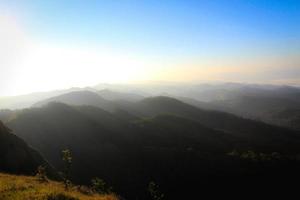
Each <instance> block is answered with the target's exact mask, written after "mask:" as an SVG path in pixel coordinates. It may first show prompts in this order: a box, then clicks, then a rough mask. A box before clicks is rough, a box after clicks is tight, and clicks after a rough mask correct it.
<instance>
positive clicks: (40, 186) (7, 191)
mask: <svg viewBox="0 0 300 200" xmlns="http://www.w3.org/2000/svg"><path fill="white" fill-rule="evenodd" d="M0 200H118V198H117V196H116V195H113V194H112V195H98V194H83V193H82V192H79V190H78V189H76V187H73V188H71V189H69V190H68V191H65V190H64V186H63V184H62V183H59V182H54V181H49V182H45V183H41V182H40V181H38V179H37V178H36V177H28V176H14V175H8V174H1V173H0Z"/></svg>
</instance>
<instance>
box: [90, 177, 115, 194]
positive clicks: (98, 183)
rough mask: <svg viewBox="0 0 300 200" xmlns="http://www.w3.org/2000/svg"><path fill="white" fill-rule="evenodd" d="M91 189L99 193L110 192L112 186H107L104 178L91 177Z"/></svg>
mask: <svg viewBox="0 0 300 200" xmlns="http://www.w3.org/2000/svg"><path fill="white" fill-rule="evenodd" d="M91 183H92V190H93V191H94V192H97V193H99V194H110V193H111V192H112V188H111V187H109V186H107V184H106V183H105V182H104V180H102V179H100V178H97V177H96V178H93V179H92V181H91Z"/></svg>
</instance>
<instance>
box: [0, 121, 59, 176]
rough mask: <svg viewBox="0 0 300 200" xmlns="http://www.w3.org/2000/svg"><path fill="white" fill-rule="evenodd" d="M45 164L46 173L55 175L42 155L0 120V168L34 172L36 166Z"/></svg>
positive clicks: (21, 172) (17, 171)
mask: <svg viewBox="0 0 300 200" xmlns="http://www.w3.org/2000/svg"><path fill="white" fill-rule="evenodd" d="M40 165H46V166H47V168H48V173H49V174H51V175H52V177H53V176H54V175H55V173H54V171H53V169H52V167H50V166H49V165H48V163H47V162H46V161H45V160H44V159H43V158H42V156H41V155H40V154H39V153H38V152H37V151H35V150H33V149H32V148H30V147H29V146H28V145H27V144H26V143H25V142H24V141H23V140H22V139H20V138H18V137H17V136H16V135H14V134H12V132H11V130H10V129H8V128H7V127H6V126H4V125H3V123H2V122H1V121H0V170H1V171H4V172H11V173H16V174H35V173H36V170H37V167H38V166H40Z"/></svg>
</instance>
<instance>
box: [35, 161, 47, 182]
mask: <svg viewBox="0 0 300 200" xmlns="http://www.w3.org/2000/svg"><path fill="white" fill-rule="evenodd" d="M36 177H37V179H38V180H39V181H40V182H48V179H47V172H46V167H45V166H42V165H40V166H38V168H37V173H36Z"/></svg>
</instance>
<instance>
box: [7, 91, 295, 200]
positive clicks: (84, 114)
mask: <svg viewBox="0 0 300 200" xmlns="http://www.w3.org/2000/svg"><path fill="white" fill-rule="evenodd" d="M131 105H133V106H134V107H131V108H130V109H128V110H129V111H128V112H129V113H126V112H125V111H122V112H117V113H109V112H107V111H104V110H101V109H99V108H97V107H92V106H69V105H66V104H62V103H51V104H48V105H47V106H45V107H41V108H31V109H26V110H23V111H20V112H19V113H18V114H17V116H16V118H15V119H13V120H11V121H10V122H9V123H8V126H9V127H10V128H12V129H13V130H14V131H15V132H16V134H17V135H18V136H20V137H22V138H24V140H25V141H26V142H28V143H29V144H30V145H32V146H33V147H35V148H36V149H38V150H39V151H40V152H42V153H43V155H45V157H46V158H47V159H48V160H49V161H50V162H51V163H52V164H53V165H54V166H55V167H56V168H57V169H62V163H61V159H60V152H61V150H62V149H65V148H69V149H71V151H72V153H73V167H72V180H73V181H75V182H76V183H89V182H90V179H91V178H93V177H100V178H103V179H104V180H106V181H107V182H108V184H109V185H112V186H113V188H114V189H115V191H116V192H117V193H118V194H121V195H122V196H124V197H127V198H128V199H132V198H133V199H136V198H139V199H140V198H143V197H145V194H146V193H147V191H146V188H147V185H148V183H149V182H150V181H153V180H154V181H155V182H157V183H159V185H161V188H162V190H164V191H165V193H166V195H168V196H169V197H170V198H171V197H172V198H171V199H179V197H177V195H179V193H182V194H186V193H191V192H192V191H194V192H195V191H198V190H197V189H195V187H196V186H199V184H200V185H202V186H203V187H204V186H205V185H206V184H208V183H211V184H214V182H219V183H221V182H222V181H225V179H227V178H224V179H223V178H220V177H231V178H232V177H245V176H248V175H249V174H250V175H251V176H255V175H258V177H260V176H261V174H269V173H270V174H269V175H272V173H273V172H274V170H275V171H276V170H279V171H280V173H278V172H277V171H276V173H278V176H279V175H282V174H284V173H286V172H287V170H286V168H290V171H289V170H288V172H290V173H292V174H293V175H295V173H294V172H295V171H294V170H292V167H291V166H297V165H295V164H292V165H290V164H289V161H286V159H284V160H283V161H281V160H280V163H281V162H283V164H279V165H277V164H276V165H274V166H273V164H274V162H273V161H272V159H271V163H267V164H266V166H265V167H263V168H261V162H256V161H255V162H253V163H252V161H251V162H250V163H249V161H247V159H246V160H244V159H240V158H239V157H238V158H235V157H231V156H228V153H229V152H232V151H233V150H237V151H240V152H248V150H252V151H255V152H259V153H258V154H257V155H259V156H260V155H262V156H263V157H266V155H268V154H272V153H273V152H279V154H280V155H284V157H292V158H294V157H296V156H297V154H299V152H300V147H299V146H300V145H299V144H300V140H299V134H298V133H296V132H293V131H289V130H285V129H282V128H278V127H273V126H269V125H265V124H263V123H259V122H255V121H250V120H246V119H240V118H238V117H235V116H233V115H227V114H224V113H219V112H208V111H203V110H199V109H197V108H195V107H192V106H189V105H187V104H184V103H182V102H180V101H178V100H175V99H170V98H164V97H160V98H156V99H155V98H154V99H146V100H144V101H142V102H139V103H137V104H131ZM133 108H134V109H135V110H132V109H133ZM137 113H139V114H141V116H151V115H154V116H153V117H149V118H138V117H136V116H137V115H139V114H137ZM159 113H169V114H159ZM172 113H173V114H172ZM156 114H157V115H156ZM174 114H176V115H177V116H174ZM134 116H135V117H134ZM228 122H230V124H226V123H228ZM204 124H205V125H204ZM232 126H233V127H232ZM211 127H219V129H222V130H223V131H221V130H216V129H213V128H211ZM238 127H239V129H237V130H235V131H233V129H235V128H238ZM249 128H250V130H248V129H249ZM254 130H255V131H254ZM260 153H263V154H260ZM242 155H243V154H242ZM245 155H246V158H248V157H249V156H250V157H249V158H251V159H254V160H256V154H255V153H249V156H248V153H247V154H245ZM275 155H277V154H276V153H275ZM243 157H244V155H243ZM267 157H268V156H267ZM264 159H265V158H264ZM268 162H269V161H268ZM293 162H294V161H293ZM295 162H296V161H295ZM275 163H277V161H276V162H275ZM269 165H270V166H269ZM288 177H290V175H289V176H288ZM199 180H200V181H199ZM170 191H172V192H170ZM174 191H175V192H174Z"/></svg>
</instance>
